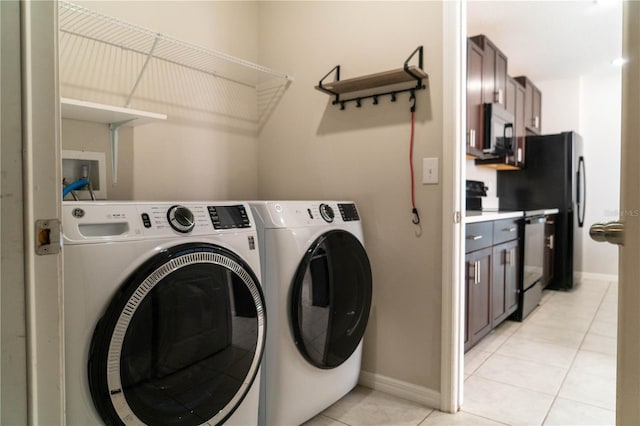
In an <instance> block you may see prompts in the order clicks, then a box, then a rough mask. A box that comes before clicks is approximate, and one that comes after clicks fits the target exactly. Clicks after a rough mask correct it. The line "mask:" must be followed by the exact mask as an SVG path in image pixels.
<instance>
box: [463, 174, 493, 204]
mask: <svg viewBox="0 0 640 426" xmlns="http://www.w3.org/2000/svg"><path fill="white" fill-rule="evenodd" d="M488 189H489V188H487V186H486V185H485V184H484V182H482V181H481V180H467V181H466V199H467V202H466V208H467V211H469V210H474V211H498V207H499V201H498V198H496V197H487V190H488Z"/></svg>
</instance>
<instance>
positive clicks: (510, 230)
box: [503, 226, 518, 232]
mask: <svg viewBox="0 0 640 426" xmlns="http://www.w3.org/2000/svg"><path fill="white" fill-rule="evenodd" d="M517 229H518V228H516V227H515V226H512V227H510V228H504V229H503V231H504V232H516V230H517Z"/></svg>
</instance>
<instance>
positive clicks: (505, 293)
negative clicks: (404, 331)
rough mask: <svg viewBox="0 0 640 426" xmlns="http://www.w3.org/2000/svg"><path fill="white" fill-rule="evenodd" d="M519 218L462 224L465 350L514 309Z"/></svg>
mask: <svg viewBox="0 0 640 426" xmlns="http://www.w3.org/2000/svg"><path fill="white" fill-rule="evenodd" d="M520 231H521V228H520V219H519V218H511V219H500V220H495V221H486V222H476V223H469V224H467V225H466V229H465V234H466V243H465V249H466V250H465V251H466V255H465V268H466V269H465V271H466V272H465V288H464V291H465V300H466V306H465V332H464V350H465V352H466V351H468V350H469V349H471V348H472V347H473V346H475V345H476V343H478V342H479V341H480V340H482V338H483V337H484V336H486V335H487V334H488V333H489V332H490V331H491V330H493V329H494V328H495V327H497V326H498V324H500V323H501V322H502V321H504V320H506V319H507V318H508V317H509V316H510V315H511V314H512V313H513V312H515V311H516V310H517V309H518V284H519V280H520V276H521V272H522V271H521V262H522V261H521V256H522V253H521V245H520V239H519V235H520Z"/></svg>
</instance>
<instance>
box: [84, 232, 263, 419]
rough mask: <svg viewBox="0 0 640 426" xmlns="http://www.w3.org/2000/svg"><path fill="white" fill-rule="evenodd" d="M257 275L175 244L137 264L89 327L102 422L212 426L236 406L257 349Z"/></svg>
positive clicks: (252, 373) (92, 379)
mask: <svg viewBox="0 0 640 426" xmlns="http://www.w3.org/2000/svg"><path fill="white" fill-rule="evenodd" d="M265 321H266V317H265V311H264V299H263V295H262V291H261V289H260V285H259V283H258V280H257V278H256V275H255V274H254V273H253V272H252V271H251V269H250V268H249V267H248V265H247V264H246V263H245V262H243V261H242V260H241V259H240V258H239V257H238V256H237V255H235V254H234V253H232V252H230V251H228V250H226V249H224V248H221V247H218V246H215V245H212V244H206V243H202V244H193V243H192V244H183V245H179V246H176V247H173V248H171V249H168V250H165V251H162V252H160V253H158V254H156V255H155V256H154V257H152V258H151V259H150V260H149V261H147V262H146V263H144V264H143V265H142V266H141V267H140V268H138V270H137V271H136V272H135V273H133V274H132V275H131V276H130V277H129V278H128V279H127V281H126V282H125V283H124V284H123V285H122V286H121V287H120V289H119V291H118V292H117V294H116V295H115V296H114V297H113V299H112V300H111V303H110V304H109V306H108V308H107V310H106V312H105V314H104V315H103V317H102V318H101V319H100V321H99V323H98V325H97V326H96V329H95V332H94V335H93V339H92V342H91V351H90V356H89V386H90V389H91V396H92V398H93V401H94V404H95V406H96V408H97V410H98V412H99V413H100V415H101V417H102V419H103V420H104V421H105V423H106V424H127V425H129V424H152V425H199V424H203V423H207V424H219V423H222V422H223V421H224V420H225V419H227V418H228V417H229V416H230V415H231V414H232V413H233V412H234V411H235V409H236V408H237V407H238V405H239V404H240V403H241V402H242V400H243V399H244V397H245V395H246V394H247V392H248V391H249V389H250V387H251V384H252V383H253V381H254V379H255V377H256V374H257V372H258V368H259V366H260V361H261V358H262V352H263V348H264V338H265V327H266V323H265Z"/></svg>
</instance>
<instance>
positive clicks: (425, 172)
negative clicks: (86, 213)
mask: <svg viewBox="0 0 640 426" xmlns="http://www.w3.org/2000/svg"><path fill="white" fill-rule="evenodd" d="M422 183H423V184H425V185H433V184H437V183H438V159H437V158H423V159H422Z"/></svg>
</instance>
